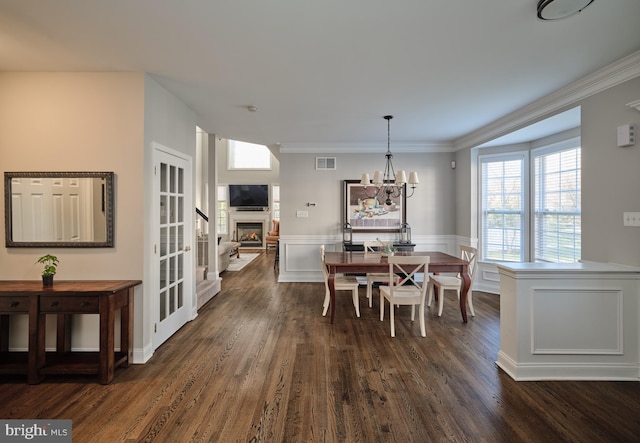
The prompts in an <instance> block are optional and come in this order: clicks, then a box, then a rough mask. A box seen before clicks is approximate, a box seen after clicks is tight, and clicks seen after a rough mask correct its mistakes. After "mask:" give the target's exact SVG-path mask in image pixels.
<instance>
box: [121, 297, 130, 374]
mask: <svg viewBox="0 0 640 443" xmlns="http://www.w3.org/2000/svg"><path fill="white" fill-rule="evenodd" d="M120 351H121V352H122V353H124V354H126V355H127V360H126V361H125V362H124V363H123V365H122V366H123V367H125V368H128V367H129V364H131V362H132V361H133V288H129V289H128V290H127V305H126V306H123V307H122V308H120Z"/></svg>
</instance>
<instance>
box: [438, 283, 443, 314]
mask: <svg viewBox="0 0 640 443" xmlns="http://www.w3.org/2000/svg"><path fill="white" fill-rule="evenodd" d="M443 307H444V286H440V288H439V289H438V317H442V308H443Z"/></svg>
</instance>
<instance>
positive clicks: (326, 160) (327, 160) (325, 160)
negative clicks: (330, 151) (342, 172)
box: [316, 157, 336, 171]
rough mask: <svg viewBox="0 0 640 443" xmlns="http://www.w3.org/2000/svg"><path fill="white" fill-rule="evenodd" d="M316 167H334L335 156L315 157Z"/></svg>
mask: <svg viewBox="0 0 640 443" xmlns="http://www.w3.org/2000/svg"><path fill="white" fill-rule="evenodd" d="M316 169H318V170H325V171H326V170H333V169H336V158H335V157H316Z"/></svg>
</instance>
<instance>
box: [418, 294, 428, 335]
mask: <svg viewBox="0 0 640 443" xmlns="http://www.w3.org/2000/svg"><path fill="white" fill-rule="evenodd" d="M418 315H419V316H420V334H421V335H422V336H423V337H426V336H427V329H426V328H425V325H424V300H423V301H422V303H420V312H419V313H418Z"/></svg>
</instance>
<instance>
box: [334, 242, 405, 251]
mask: <svg viewBox="0 0 640 443" xmlns="http://www.w3.org/2000/svg"><path fill="white" fill-rule="evenodd" d="M393 246H394V247H395V248H396V249H397V250H398V251H404V252H413V248H415V247H416V245H415V243H396V242H394V243H393ZM342 247H343V248H344V251H345V252H363V251H364V243H362V242H360V243H346V242H344V243H342Z"/></svg>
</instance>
